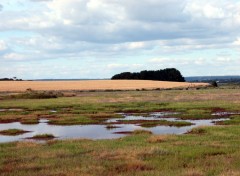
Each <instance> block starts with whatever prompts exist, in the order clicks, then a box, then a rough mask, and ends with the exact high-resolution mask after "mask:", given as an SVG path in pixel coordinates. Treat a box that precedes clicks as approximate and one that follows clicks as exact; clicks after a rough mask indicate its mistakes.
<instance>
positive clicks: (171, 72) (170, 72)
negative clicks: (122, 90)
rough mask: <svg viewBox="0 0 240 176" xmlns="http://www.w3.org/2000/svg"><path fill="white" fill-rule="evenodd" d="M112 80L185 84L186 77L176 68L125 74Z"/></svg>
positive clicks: (115, 76)
mask: <svg viewBox="0 0 240 176" xmlns="http://www.w3.org/2000/svg"><path fill="white" fill-rule="evenodd" d="M112 79H137V80H158V81H176V82H185V79H184V77H183V76H182V74H181V73H180V71H178V70H177V69H175V68H166V69H164V70H157V71H152V70H151V71H147V70H144V71H141V72H139V73H131V72H123V73H120V74H117V75H114V76H113V77H112Z"/></svg>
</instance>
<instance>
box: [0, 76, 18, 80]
mask: <svg viewBox="0 0 240 176" xmlns="http://www.w3.org/2000/svg"><path fill="white" fill-rule="evenodd" d="M0 81H22V79H17V77H13V78H0Z"/></svg>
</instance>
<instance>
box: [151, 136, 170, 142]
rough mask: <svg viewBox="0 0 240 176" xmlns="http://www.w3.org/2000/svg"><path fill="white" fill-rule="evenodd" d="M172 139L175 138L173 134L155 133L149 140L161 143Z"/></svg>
mask: <svg viewBox="0 0 240 176" xmlns="http://www.w3.org/2000/svg"><path fill="white" fill-rule="evenodd" d="M171 139H174V136H173V135H154V136H151V137H150V138H149V139H148V140H147V141H148V142H149V143H161V142H166V141H169V140H171Z"/></svg>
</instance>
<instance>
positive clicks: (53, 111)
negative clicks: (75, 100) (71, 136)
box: [49, 110, 57, 113]
mask: <svg viewBox="0 0 240 176" xmlns="http://www.w3.org/2000/svg"><path fill="white" fill-rule="evenodd" d="M49 112H52V113H57V111H56V110H50V111H49Z"/></svg>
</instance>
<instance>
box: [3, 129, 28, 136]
mask: <svg viewBox="0 0 240 176" xmlns="http://www.w3.org/2000/svg"><path fill="white" fill-rule="evenodd" d="M28 132H29V131H24V130H20V129H8V130H2V131H0V134H1V135H6V136H17V135H21V134H24V133H28Z"/></svg>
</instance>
